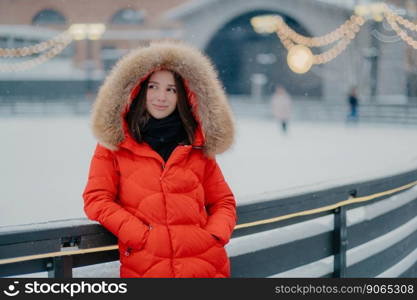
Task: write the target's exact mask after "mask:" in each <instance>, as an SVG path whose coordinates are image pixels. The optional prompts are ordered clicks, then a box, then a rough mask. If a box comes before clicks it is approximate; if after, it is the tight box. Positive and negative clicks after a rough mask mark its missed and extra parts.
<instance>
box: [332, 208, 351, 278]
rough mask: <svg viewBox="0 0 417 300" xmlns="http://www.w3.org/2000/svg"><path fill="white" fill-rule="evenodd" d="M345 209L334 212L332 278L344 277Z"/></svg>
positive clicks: (337, 209) (345, 245) (346, 242)
mask: <svg viewBox="0 0 417 300" xmlns="http://www.w3.org/2000/svg"><path fill="white" fill-rule="evenodd" d="M347 244H348V241H347V227H346V207H344V206H341V207H338V208H336V209H335V210H334V270H333V277H336V278H343V277H346V251H347Z"/></svg>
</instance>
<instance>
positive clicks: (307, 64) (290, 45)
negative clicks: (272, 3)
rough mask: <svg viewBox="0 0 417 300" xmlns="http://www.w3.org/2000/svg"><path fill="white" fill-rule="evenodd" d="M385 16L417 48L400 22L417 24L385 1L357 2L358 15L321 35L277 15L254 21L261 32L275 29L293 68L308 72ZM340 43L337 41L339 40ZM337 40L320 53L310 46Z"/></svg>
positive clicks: (413, 28)
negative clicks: (302, 31) (369, 23)
mask: <svg viewBox="0 0 417 300" xmlns="http://www.w3.org/2000/svg"><path fill="white" fill-rule="evenodd" d="M384 17H385V19H386V20H387V22H388V23H389V24H390V26H391V27H392V29H393V30H394V31H395V32H396V34H397V35H398V36H400V37H401V39H402V40H404V41H405V42H406V43H407V44H409V45H410V46H411V47H413V48H414V49H417V40H415V39H413V38H412V37H411V36H410V35H409V34H408V33H407V32H406V31H404V30H403V29H401V27H400V25H401V26H403V27H405V28H406V29H408V30H410V31H415V32H417V24H415V23H413V22H411V21H409V20H407V19H405V18H403V17H401V16H399V15H398V14H396V13H394V12H393V11H392V10H391V9H390V8H389V7H388V6H387V5H386V4H385V3H372V4H369V5H358V6H357V7H356V8H355V14H354V15H352V16H351V17H350V18H349V20H347V21H346V22H345V23H343V24H342V25H340V26H339V27H338V28H336V29H335V30H333V31H332V32H329V33H327V34H325V35H323V36H319V37H307V36H304V35H301V34H299V33H297V32H295V31H294V30H293V29H292V28H291V27H290V26H288V25H287V24H286V23H285V21H284V19H283V18H282V17H280V16H278V15H266V16H257V17H254V18H252V20H251V24H252V26H253V27H254V29H255V31H257V32H258V33H261V34H264V33H273V32H276V34H277V36H278V38H279V39H280V40H281V42H282V44H283V45H284V47H285V48H286V49H287V50H288V55H287V62H288V65H289V67H290V69H291V70H293V71H294V72H296V73H305V72H307V71H308V70H309V69H310V68H311V67H312V66H313V65H318V64H324V63H327V62H330V61H331V60H333V59H335V58H336V57H337V56H338V55H340V54H341V53H342V52H343V51H344V50H345V49H346V48H347V46H348V45H349V44H350V43H351V41H352V40H353V39H354V38H355V37H356V35H357V33H358V32H359V31H360V29H361V27H362V26H363V25H364V24H365V23H366V21H367V20H368V19H371V18H372V19H373V20H374V21H377V22H381V21H383V20H384ZM336 42H337V43H336ZM333 43H336V44H335V45H334V46H333V47H331V48H330V49H328V50H326V51H324V52H322V53H321V54H313V52H312V51H311V50H310V48H314V47H323V46H327V45H330V44H333Z"/></svg>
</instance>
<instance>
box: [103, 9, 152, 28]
mask: <svg viewBox="0 0 417 300" xmlns="http://www.w3.org/2000/svg"><path fill="white" fill-rule="evenodd" d="M144 19H145V13H144V12H143V11H137V10H134V9H131V8H126V9H122V10H119V11H118V12H117V13H115V14H114V15H113V16H112V18H111V21H110V22H111V23H112V24H135V25H138V24H142V23H143V21H144Z"/></svg>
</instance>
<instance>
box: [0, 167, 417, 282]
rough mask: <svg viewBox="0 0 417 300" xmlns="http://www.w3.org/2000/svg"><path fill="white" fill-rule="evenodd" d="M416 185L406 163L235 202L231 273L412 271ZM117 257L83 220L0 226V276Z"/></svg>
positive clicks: (105, 236)
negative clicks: (380, 174)
mask: <svg viewBox="0 0 417 300" xmlns="http://www.w3.org/2000/svg"><path fill="white" fill-rule="evenodd" d="M416 184H417V170H414V171H408V172H404V173H401V174H397V175H394V176H389V177H385V178H379V179H375V180H370V181H367V182H361V183H356V184H348V185H343V186H338V187H333V188H328V189H324V190H320V191H314V192H308V193H303V194H300V195H293V196H291V197H286V198H279V197H272V199H262V198H261V199H252V200H253V201H251V203H252V204H247V205H240V206H238V217H239V222H238V225H237V226H236V230H235V231H234V234H233V237H232V239H231V241H230V243H229V244H228V245H227V248H226V249H227V252H228V254H229V256H230V258H231V268H232V277H245V278H255V277H262V278H264V277H416V276H417V187H414V186H415V185H416ZM118 259H119V254H118V250H117V240H116V238H115V237H114V236H113V235H112V234H111V233H109V232H108V231H107V230H105V229H104V228H103V227H102V226H100V225H98V224H96V223H93V222H90V221H88V220H86V219H78V220H67V221H59V222H48V223H44V224H32V225H21V226H13V227H0V277H8V276H11V277H13V276H16V275H23V274H31V273H36V272H45V271H47V272H48V275H49V277H72V276H73V269H74V268H78V267H82V266H88V265H94V264H100V263H104V262H111V261H116V260H118ZM89 277H100V274H89Z"/></svg>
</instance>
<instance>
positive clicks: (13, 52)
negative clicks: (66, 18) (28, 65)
mask: <svg viewBox="0 0 417 300" xmlns="http://www.w3.org/2000/svg"><path fill="white" fill-rule="evenodd" d="M68 38H70V35H69V34H68V31H65V32H63V33H61V34H59V35H57V36H56V37H54V38H52V39H50V40H47V41H44V42H41V43H39V44H36V45H32V46H28V47H22V48H0V57H24V56H29V55H33V54H37V53H41V52H43V51H45V50H47V49H49V48H51V47H56V46H59V45H61V44H62V42H65V41H66V40H67V39H68Z"/></svg>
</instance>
